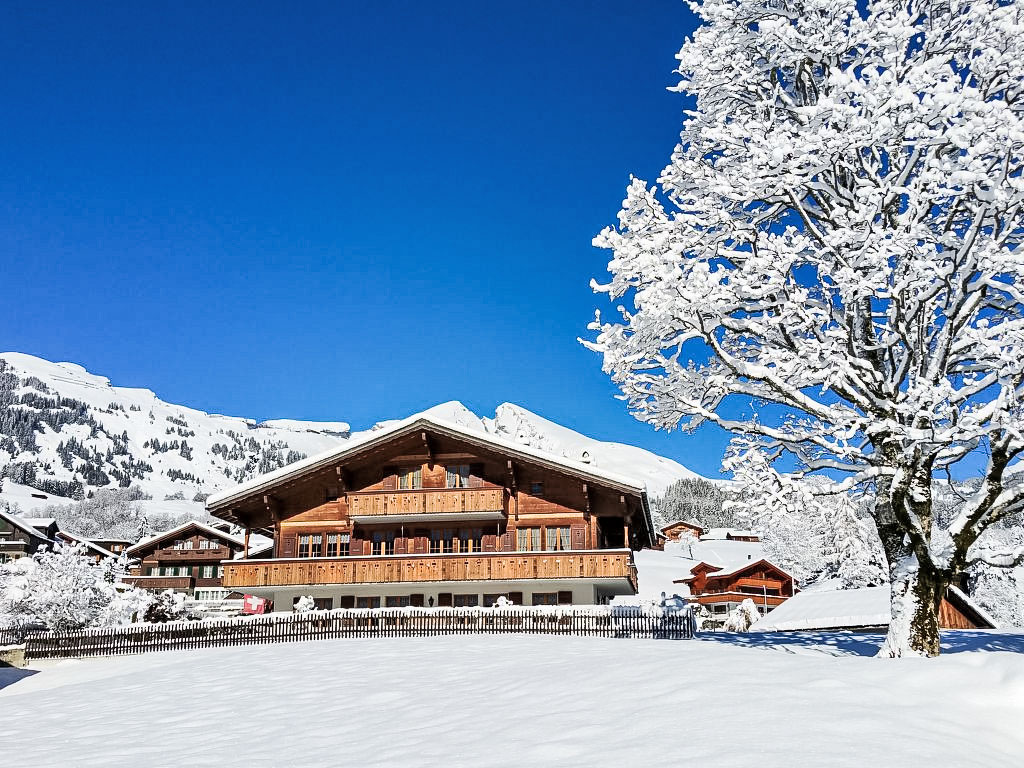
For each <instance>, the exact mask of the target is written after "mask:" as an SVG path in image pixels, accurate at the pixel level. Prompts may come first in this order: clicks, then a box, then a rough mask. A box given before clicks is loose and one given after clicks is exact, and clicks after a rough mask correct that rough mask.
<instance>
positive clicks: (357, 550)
mask: <svg viewBox="0 0 1024 768" xmlns="http://www.w3.org/2000/svg"><path fill="white" fill-rule="evenodd" d="M348 552H349V554H350V555H354V556H356V557H358V556H359V555H361V554H363V540H362V539H357V538H356V537H355V536H353V537H352V538H351V539H349V540H348Z"/></svg>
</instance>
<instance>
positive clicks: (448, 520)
mask: <svg viewBox="0 0 1024 768" xmlns="http://www.w3.org/2000/svg"><path fill="white" fill-rule="evenodd" d="M207 509H208V510H209V512H210V513H211V514H212V515H214V516H216V517H220V518H222V519H225V520H228V521H230V522H232V523H235V524H237V525H240V526H242V527H243V528H245V529H246V530H247V531H250V530H255V531H264V532H266V533H267V534H268V535H272V536H273V538H274V550H273V555H274V557H273V558H272V559H269V560H266V561H264V562H255V561H253V560H252V559H246V560H241V561H235V562H231V563H225V564H224V585H225V587H229V588H232V589H236V590H238V591H240V592H245V593H247V594H253V595H256V596H259V597H266V598H269V599H271V600H273V601H274V603H275V606H276V607H277V609H278V610H287V609H288V608H289V607H291V606H292V605H293V604H294V602H295V601H296V600H297V599H298V598H299V597H300V596H303V595H311V596H312V597H313V598H314V600H315V601H316V605H317V606H318V607H319V608H332V607H333V608H346V607H375V606H401V605H426V606H430V605H434V606H469V605H490V604H492V603H493V602H494V601H495V600H497V599H498V598H499V597H500V596H504V597H506V598H507V599H509V600H511V601H512V602H514V603H524V604H527V605H530V604H544V605H546V604H560V603H584V604H593V603H602V602H606V601H607V600H608V599H610V598H611V597H612V596H614V595H620V594H635V592H636V569H635V566H634V564H633V557H632V552H631V549H639V548H641V547H643V546H650V545H651V544H653V541H652V535H653V530H652V529H653V524H652V522H651V518H650V509H649V506H648V502H647V496H646V492H645V491H644V487H643V484H642V483H641V482H638V481H636V480H634V479H633V478H630V477H624V476H620V475H618V474H617V473H615V472H614V471H611V470H610V469H605V468H598V467H595V466H593V465H592V464H588V463H584V462H581V461H574V460H570V459H566V458H565V457H563V456H559V455H554V454H550V453H547V452H544V451H541V450H538V449H535V448H531V447H529V446H524V445H520V444H518V443H515V442H513V441H512V440H509V439H504V438H501V437H498V436H496V435H494V434H492V433H488V432H485V431H483V430H481V429H479V428H476V427H470V426H466V425H463V424H458V423H454V422H448V421H446V420H441V419H437V418H434V417H427V416H418V417H414V418H412V419H406V420H404V421H400V422H396V423H394V424H391V425H389V426H387V427H385V428H383V429H379V430H376V431H374V432H371V433H368V434H367V435H365V436H363V437H360V438H356V439H353V440H350V441H348V442H347V443H345V444H343V445H341V446H340V447H338V448H337V449H334V450H332V451H329V452H327V453H324V454H320V455H319V456H314V457H311V458H309V459H306V460H303V461H300V462H296V463H294V464H290V465H288V466H287V467H284V468H282V469H280V470H277V471H275V472H272V473H270V474H268V475H264V476H262V477H259V478H256V479H254V480H252V481H250V482H247V483H244V484H243V485H240V486H238V487H236V488H233V489H230V490H228V491H224V492H221V493H217V494H214V495H212V496H211V497H210V498H209V499H208V500H207Z"/></svg>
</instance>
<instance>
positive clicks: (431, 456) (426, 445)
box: [420, 432, 434, 469]
mask: <svg viewBox="0 0 1024 768" xmlns="http://www.w3.org/2000/svg"><path fill="white" fill-rule="evenodd" d="M420 439H421V440H423V447H424V448H426V450H427V464H429V465H430V467H431V469H433V467H434V451H433V449H432V448H431V447H430V439H429V438H428V437H427V433H426V432H420Z"/></svg>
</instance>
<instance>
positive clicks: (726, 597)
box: [675, 558, 795, 616]
mask: <svg viewBox="0 0 1024 768" xmlns="http://www.w3.org/2000/svg"><path fill="white" fill-rule="evenodd" d="M690 573H691V574H693V575H692V576H689V577H688V578H685V579H679V580H678V581H676V582H675V583H676V584H686V585H687V586H688V587H689V589H690V595H691V601H693V602H696V603H699V604H700V605H704V606H706V607H707V608H708V610H709V611H711V613H713V614H727V613H729V611H731V610H732V609H733V608H735V607H736V606H738V605H739V604H740V603H742V602H743V601H744V600H746V599H748V598H749V599H750V600H753V601H754V604H755V605H757V609H758V611H759V612H760V613H761V615H762V616H763V615H765V614H767V613H768V612H770V611H772V610H774V609H775V608H776V607H777V606H779V605H781V604H782V603H783V602H785V601H786V600H788V599H789V598H791V597H792V596H793V592H794V590H795V585H794V583H793V577H792V576H790V575H789V574H788V573H786V572H785V571H784V570H782V569H781V568H779V567H778V566H777V565H775V564H774V563H771V562H769V561H768V560H765V559H763V558H762V559H760V560H750V561H747V562H741V563H738V564H733V565H731V566H728V567H723V566H719V565H713V564H711V563H706V562H702V563H698V564H697V565H695V566H694V567H693V568H692V569H691V570H690Z"/></svg>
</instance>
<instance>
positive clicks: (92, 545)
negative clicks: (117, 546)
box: [57, 531, 117, 558]
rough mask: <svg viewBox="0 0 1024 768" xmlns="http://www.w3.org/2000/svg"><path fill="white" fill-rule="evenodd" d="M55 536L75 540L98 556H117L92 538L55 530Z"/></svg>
mask: <svg viewBox="0 0 1024 768" xmlns="http://www.w3.org/2000/svg"><path fill="white" fill-rule="evenodd" d="M57 537H58V538H64V539H67V540H69V541H72V542H75V543H77V544H81V545H83V546H84V547H85V548H86V549H91V550H92V551H93V552H95V553H96V554H98V555H99V556H100V557H113V558H116V557H117V555H115V554H114V553H113V552H111V551H110V550H109V549H107V548H106V547H101V546H100V545H99V544H97V543H96V542H95V541H93V540H92V539H86V538H83V537H81V536H76V535H75V534H73V533H68V532H67V531H57Z"/></svg>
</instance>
